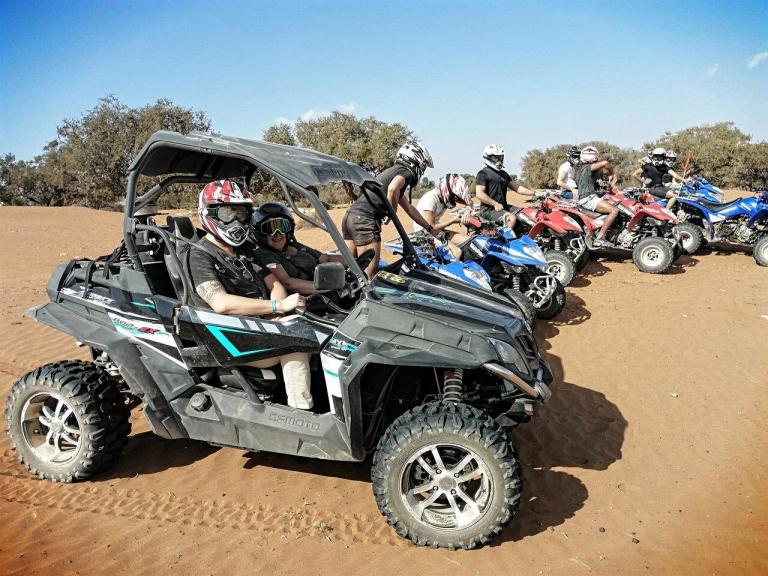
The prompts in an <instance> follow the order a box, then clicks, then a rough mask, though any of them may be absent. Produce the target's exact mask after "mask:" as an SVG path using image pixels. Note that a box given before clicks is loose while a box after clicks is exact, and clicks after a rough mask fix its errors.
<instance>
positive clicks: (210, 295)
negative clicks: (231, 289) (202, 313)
mask: <svg viewBox="0 0 768 576" xmlns="http://www.w3.org/2000/svg"><path fill="white" fill-rule="evenodd" d="M195 291H196V292H197V293H198V295H199V296H200V298H202V299H203V300H205V301H206V302H207V303H208V304H212V302H213V301H214V300H215V299H216V297H217V296H219V295H220V294H226V292H227V291H226V290H224V286H222V285H221V282H219V281H218V280H209V281H208V282H203V283H202V284H200V285H199V286H198V287H197V288H196V289H195Z"/></svg>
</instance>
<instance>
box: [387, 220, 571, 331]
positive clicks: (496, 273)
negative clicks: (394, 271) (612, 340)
mask: <svg viewBox="0 0 768 576" xmlns="http://www.w3.org/2000/svg"><path fill="white" fill-rule="evenodd" d="M387 247H388V248H389V249H390V250H392V251H393V252H394V251H395V249H396V247H395V246H394V245H389V244H387ZM443 256H444V257H446V256H447V257H448V258H446V260H445V261H446V262H447V263H450V262H454V261H456V259H455V258H453V256H452V255H451V254H450V251H449V250H448V249H447V248H444V251H443ZM433 261H434V262H438V261H437V260H433ZM447 263H446V264H441V265H440V266H445V265H447ZM460 263H461V264H463V265H465V267H464V268H463V270H465V271H466V270H469V271H470V274H471V275H474V274H475V273H474V271H476V270H477V268H474V267H472V268H466V265H467V264H470V263H476V264H477V265H478V267H479V269H480V270H482V271H483V272H484V273H485V275H486V277H487V278H488V280H487V282H489V284H490V287H491V290H493V292H496V293H498V294H504V295H506V296H507V297H509V298H510V299H514V300H517V299H518V294H520V293H522V294H523V295H524V296H525V298H526V300H527V302H528V303H530V306H532V307H533V312H534V316H535V317H536V318H541V319H543V320H548V319H551V318H554V317H555V316H557V315H558V314H559V313H560V312H561V311H562V309H563V308H564V307H565V288H564V287H563V285H562V284H561V283H560V282H559V281H558V280H557V278H555V277H554V276H552V275H551V274H549V273H548V272H547V270H548V269H549V263H548V262H547V260H546V258H545V256H544V252H542V250H541V248H540V247H539V245H538V244H536V242H535V241H534V240H533V239H531V238H530V237H528V236H523V237H521V238H516V237H515V235H514V234H513V233H512V232H510V231H509V230H507V229H506V228H497V227H493V228H482V229H481V230H480V233H477V234H475V235H473V236H472V237H471V239H470V241H469V242H468V243H467V244H466V245H465V246H464V247H463V250H462V256H461V262H460ZM456 269H458V267H454V268H453V269H451V270H446V272H448V273H451V272H452V270H453V271H455V270H456ZM446 272H443V274H445V273H446ZM465 275H466V272H465ZM475 283H476V282H475Z"/></svg>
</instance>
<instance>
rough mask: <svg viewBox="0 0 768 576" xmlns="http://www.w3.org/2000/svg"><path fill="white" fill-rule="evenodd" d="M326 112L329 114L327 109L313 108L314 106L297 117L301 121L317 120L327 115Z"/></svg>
mask: <svg viewBox="0 0 768 576" xmlns="http://www.w3.org/2000/svg"><path fill="white" fill-rule="evenodd" d="M328 114H330V112H329V111H328V110H315V109H314V108H310V109H309V110H307V111H306V112H304V114H302V115H301V116H299V119H300V120H302V121H303V122H309V121H310V120H318V119H319V118H322V117H323V116H328Z"/></svg>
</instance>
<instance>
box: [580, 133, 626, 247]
mask: <svg viewBox="0 0 768 576" xmlns="http://www.w3.org/2000/svg"><path fill="white" fill-rule="evenodd" d="M579 161H580V162H581V164H582V166H581V168H580V169H579V172H578V179H577V184H578V195H577V199H578V202H579V205H580V206H582V207H584V208H586V209H587V210H592V211H594V212H599V213H601V214H607V216H606V218H605V222H604V223H603V225H602V226H601V227H600V231H599V232H598V233H597V238H595V241H594V245H595V247H596V248H601V247H605V246H610V245H611V244H610V242H608V241H607V240H606V239H605V235H606V234H607V233H608V229H609V228H610V227H611V225H612V224H613V222H614V221H615V220H616V218H617V217H618V215H619V209H618V208H616V206H614V205H613V204H611V203H610V202H607V201H605V200H603V199H602V196H603V194H604V192H601V189H600V186H599V184H598V179H600V178H601V173H607V174H608V175H609V177H610V179H611V180H612V181H615V176H616V170H615V169H614V167H613V165H612V164H611V163H610V162H609V161H608V160H600V151H599V150H598V149H597V148H595V147H594V146H586V147H584V148H582V150H581V153H580V154H579Z"/></svg>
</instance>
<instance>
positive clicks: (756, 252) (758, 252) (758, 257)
mask: <svg viewBox="0 0 768 576" xmlns="http://www.w3.org/2000/svg"><path fill="white" fill-rule="evenodd" d="M752 255H753V256H754V257H755V262H757V263H758V265H760V266H768V235H766V236H763V237H762V238H760V239H759V240H758V241H757V242H755V247H754V248H753V249H752Z"/></svg>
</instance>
